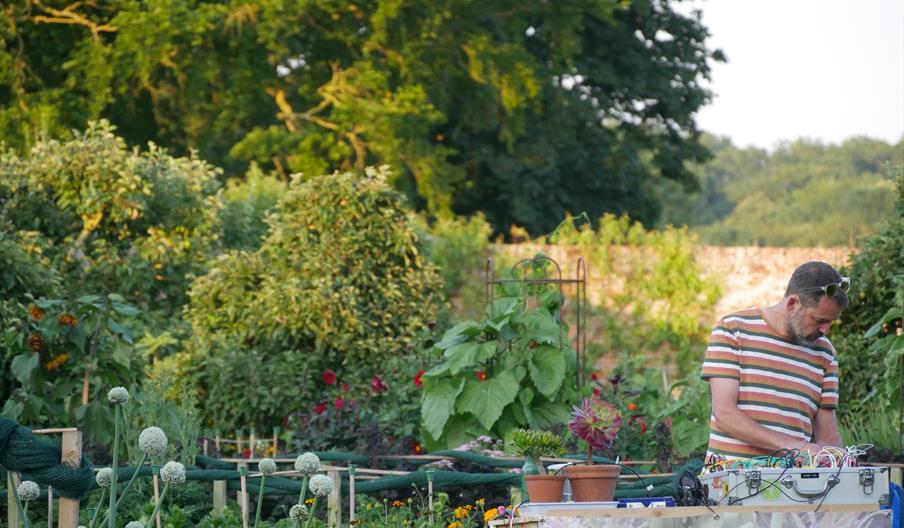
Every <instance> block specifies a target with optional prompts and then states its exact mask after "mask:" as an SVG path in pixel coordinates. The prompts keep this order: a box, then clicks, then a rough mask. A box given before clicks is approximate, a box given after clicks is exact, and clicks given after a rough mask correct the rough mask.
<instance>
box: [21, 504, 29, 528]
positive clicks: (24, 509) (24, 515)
mask: <svg viewBox="0 0 904 528" xmlns="http://www.w3.org/2000/svg"><path fill="white" fill-rule="evenodd" d="M22 521H23V522H24V523H25V528H28V501H26V502H25V506H23V507H22Z"/></svg>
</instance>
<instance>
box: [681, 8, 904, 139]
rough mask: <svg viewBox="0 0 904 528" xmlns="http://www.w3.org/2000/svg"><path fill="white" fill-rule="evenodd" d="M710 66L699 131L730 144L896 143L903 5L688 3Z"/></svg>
mask: <svg viewBox="0 0 904 528" xmlns="http://www.w3.org/2000/svg"><path fill="white" fill-rule="evenodd" d="M676 9H678V10H679V11H681V12H689V11H691V10H692V9H700V10H701V11H702V12H703V24H704V25H705V26H706V27H708V28H709V31H710V33H711V35H712V36H711V38H710V47H715V48H721V49H722V50H723V51H724V52H725V54H726V56H727V57H728V62H727V63H724V64H715V65H714V67H713V72H712V83H711V84H710V85H709V87H710V89H712V90H713V91H714V92H715V98H714V100H713V101H712V102H711V103H710V104H709V105H708V106H706V107H704V108H703V109H702V110H701V111H700V112H699V113H698V116H697V123H698V125H699V126H700V128H701V129H703V130H705V131H707V132H712V133H715V134H719V135H726V136H729V137H730V138H731V139H732V140H733V142H734V143H735V145H738V146H741V147H746V146H751V145H753V146H758V147H765V148H769V147H774V146H775V144H776V142H778V141H780V140H792V139H797V138H800V137H806V138H811V139H817V140H821V141H823V142H826V143H840V142H841V141H843V140H844V139H846V138H849V137H851V136H855V135H867V136H870V137H874V138H878V139H883V140H885V141H888V142H891V143H893V142H897V141H898V140H899V139H901V137H902V136H904V0H690V1H687V2H683V3H681V4H677V5H676Z"/></svg>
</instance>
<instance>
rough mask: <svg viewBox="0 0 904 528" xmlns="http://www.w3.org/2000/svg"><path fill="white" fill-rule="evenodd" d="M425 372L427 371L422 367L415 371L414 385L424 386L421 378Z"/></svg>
mask: <svg viewBox="0 0 904 528" xmlns="http://www.w3.org/2000/svg"><path fill="white" fill-rule="evenodd" d="M425 372H427V371H426V370H424V369H421V370H419V371H417V374H415V375H414V385H415V387H423V386H424V380H422V379H421V378H422V377H423V376H424V373H425Z"/></svg>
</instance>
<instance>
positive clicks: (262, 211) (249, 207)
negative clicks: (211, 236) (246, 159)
mask: <svg viewBox="0 0 904 528" xmlns="http://www.w3.org/2000/svg"><path fill="white" fill-rule="evenodd" d="M287 189H288V186H287V185H286V184H285V183H284V182H282V181H280V180H278V179H276V178H275V177H274V176H268V175H265V174H264V173H263V172H262V171H261V170H260V168H259V167H258V166H257V164H254V163H252V164H251V167H250V168H249V169H248V173H247V174H246V175H245V178H244V179H243V180H239V179H231V180H229V182H227V184H226V190H225V192H224V193H223V209H222V210H221V211H220V219H221V220H222V222H223V245H224V246H226V247H227V248H229V249H241V250H244V251H254V250H256V249H258V248H259V247H260V245H261V243H262V242H263V240H264V238H266V236H267V222H266V217H267V215H268V214H270V212H272V211H273V208H274V207H276V203H277V202H278V201H279V198H280V197H281V196H282V195H283V194H285V193H286V190H287Z"/></svg>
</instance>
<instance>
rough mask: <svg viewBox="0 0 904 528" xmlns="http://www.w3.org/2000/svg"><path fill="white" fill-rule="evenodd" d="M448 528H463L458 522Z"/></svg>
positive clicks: (450, 524)
mask: <svg viewBox="0 0 904 528" xmlns="http://www.w3.org/2000/svg"><path fill="white" fill-rule="evenodd" d="M446 528H461V523H460V522H458V521H453V522H450V523H449V526H447V527H446Z"/></svg>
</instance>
